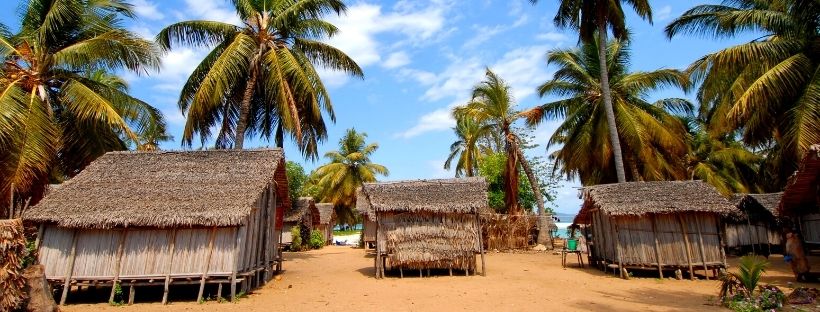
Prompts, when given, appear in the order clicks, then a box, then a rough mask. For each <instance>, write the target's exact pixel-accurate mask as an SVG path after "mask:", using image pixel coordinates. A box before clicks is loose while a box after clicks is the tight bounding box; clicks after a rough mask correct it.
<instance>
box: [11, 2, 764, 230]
mask: <svg viewBox="0 0 820 312" xmlns="http://www.w3.org/2000/svg"><path fill="white" fill-rule="evenodd" d="M700 2H708V1H706V0H704V1H698V4H699V3H700ZM20 3H21V1H15V0H4V1H0V22H3V23H4V24H6V25H9V26H12V28H16V27H17V25H18V23H19V22H18V18H17V16H18V15H19V12H20V9H19V6H20ZM130 3H131V4H133V5H134V6H135V11H136V14H137V16H138V17H137V19H136V20H135V21H129V22H128V23H127V28H128V29H129V30H131V31H133V32H135V33H137V34H139V35H140V36H143V37H145V38H149V39H153V38H154V36H155V35H156V34H157V33H158V32H159V31H160V30H161V29H162V28H163V27H165V26H167V25H169V24H171V23H175V22H179V21H184V20H201V19H205V20H216V21H223V22H228V23H234V24H238V23H240V20H239V18H238V17H237V16H236V14H235V13H234V12H233V11H232V10H231V7H230V2H229V1H227V0H131V1H130ZM557 3H558V1H557V0H541V1H539V2H538V4H537V5H531V4H530V1H529V0H503V1H502V0H462V1H447V0H398V1H376V0H353V1H346V4H347V12H346V13H345V14H344V15H342V16H335V15H329V16H327V20H329V21H330V22H332V23H333V24H334V25H336V26H337V27H338V28H339V30H340V31H339V33H338V34H337V35H336V36H335V37H333V38H330V39H328V40H326V41H327V42H329V43H331V44H332V45H334V46H335V47H337V48H339V49H340V50H342V51H344V52H345V53H347V54H348V55H349V56H351V57H352V58H353V59H354V60H355V61H356V62H357V63H358V64H359V65H360V66H361V67H362V68H363V70H364V73H365V78H364V79H359V78H352V77H347V76H345V75H344V74H342V73H338V72H332V71H327V70H322V71H321V76H322V78H323V81H324V82H325V84H326V85H327V86H328V88H329V92H330V95H331V100H332V103H333V106H334V110H335V113H336V116H337V120H336V123H335V124H328V127H329V133H328V140H327V141H326V142H324V144H323V145H322V146H321V147H320V149H319V152H320V155H323V154H324V153H325V152H327V151H330V150H336V149H337V148H338V144H337V142H338V141H339V139H340V137H341V136H342V135H343V134H344V132H345V130H346V129H348V128H355V129H356V130H357V131H361V132H366V133H367V134H368V141H369V142H377V143H378V144H379V150H378V151H377V152H375V154H374V155H373V157H372V161H373V162H375V163H378V164H382V165H385V166H387V168H388V169H389V170H390V175H389V176H388V177H383V178H381V179H380V180H406V179H423V178H450V177H453V176H454V173H453V172H452V171H448V170H444V168H443V164H444V161H445V160H446V158H447V156H448V154H449V146H450V144H452V143H453V142H454V141H455V140H456V138H455V135H454V134H453V131H452V129H451V128H452V127H453V126H454V125H455V121H454V120H453V119H452V117H451V116H450V110H451V108H452V107H453V106H455V105H460V104H464V103H466V101H467V100H469V97H470V89H471V88H472V87H473V86H474V85H475V84H476V83H478V82H479V81H480V80H481V79H482V78H483V77H484V71H485V68H488V67H489V68H491V69H492V70H493V71H495V72H496V73H497V74H498V75H500V76H501V77H502V78H503V79H504V80H505V81H506V82H507V83H509V84H510V86H511V87H512V92H513V94H514V96H515V99H516V101H517V103H518V109H519V110H523V109H526V108H530V107H533V106H536V105H539V104H543V103H547V102H549V101H552V100H556V99H557V98H540V97H539V96H538V94H537V93H536V92H535V89H536V87H537V86H538V85H539V84H542V83H544V82H546V81H547V80H549V79H551V78H552V73H553V72H554V70H555V68H551V67H548V66H547V64H546V53H547V51H549V50H550V49H555V48H570V47H573V46H575V45H576V43H577V35H576V34H574V33H573V32H572V31H565V30H559V29H556V28H555V27H554V26H553V23H552V18H553V16H554V15H555V11H556V9H557ZM694 4H695V3H694V2H690V1H673V0H656V1H651V5H652V9H653V14H654V16H653V17H654V23H653V24H649V23H648V22H646V21H643V20H641V19H639V18H638V17H637V16H635V15H634V14H632V13H631V12H630V13H629V14H628V15H627V25H629V27H630V29H631V31H632V37H631V38H632V45H631V49H632V55H633V58H632V64H631V69H632V70H655V69H659V68H679V69H682V68H685V67H686V66H687V65H688V64H690V63H692V62H693V61H694V60H696V59H698V58H700V57H702V56H703V55H705V54H707V53H710V52H714V51H717V50H720V49H722V48H725V47H728V46H730V45H733V44H735V43H737V42H740V41H743V40H749V38H735V39H722V40H715V39H711V38H701V37H694V36H679V37H676V38H674V39H673V40H671V41H670V40H668V39H667V38H666V36H665V35H664V33H663V28H664V27H665V26H666V25H667V24H668V23H669V22H670V21H671V20H672V19H674V18H675V17H677V16H680V15H681V14H682V13H683V12H684V11H685V10H687V9H689V8H690V7H691V6H693V5H694ZM207 52H208V49H204V48H203V49H191V48H177V49H174V50H172V51H170V52H169V53H167V54H166V55H164V56H163V57H162V61H163V68H162V70H161V71H160V72H157V73H153V72H152V73H148V74H147V75H146V74H142V75H136V74H132V73H125V74H124V76H125V78H126V79H127V80H128V82H129V84H130V88H131V93H132V95H134V96H136V97H137V98H140V99H142V100H144V101H146V102H148V103H150V104H152V105H154V106H155V107H157V108H159V109H160V110H161V111H162V112H163V113H164V114H165V118H166V120H167V122H168V124H169V132H170V134H171V135H173V136H174V137H175V140H174V141H171V142H166V143H164V144H163V145H162V146H161V147H162V148H163V149H168V150H179V149H182V148H183V147H182V146H181V145H180V138H181V136H182V127H183V125H184V123H185V116H184V115H183V114H182V113H181V112H180V110H179V109H178V107H177V104H176V103H177V99H178V97H179V91H180V89H181V86H182V85H183V84H184V82H185V80H186V79H187V77H188V75H189V74H190V73H191V71H192V70H193V68H194V67H196V66H197V64H198V63H199V62H200V61H201V60H202V58H203V57H204V56H205V55H206V54H207ZM649 97H650V98H649V99H650V100H653V101H654V100H657V99H661V98H664V97H685V98H690V99H692V98H693V95H691V94H683V93H682V92H681V91H677V90H661V91H659V92H656V93H655V94H651V95H650V96H649ZM558 124H559V121H550V122H544V123H542V124H541V125H540V126H539V127H538V128H536V129H534V132H533V133H534V134H535V140H536V142H535V143H538V144H540V146H539V147H537V148H535V149H532V150H529V151H528V152H527V153H528V154H529V155H530V156H545V155H546V153H547V150H546V148H545V146H546V142H547V140H548V139H549V136H550V135H552V133H553V132H554V129H555V128H556V127H557V125H558ZM522 126H523V125H522ZM195 142H198V139H196V140H195ZM209 145H210V146H212V145H213V143H212V142H210V143H209ZM209 145H206V146H209ZM273 145H274V143H273V142H267V141H264V140H260V139H253V140H251V141H250V142H246V144H245V146H246V147H267V146H273ZM198 147H199V146H198V145H197V144H195V146H194V148H198ZM555 148H557V147H551V150H554V149H555ZM285 153H286V156H287V158H288V159H289V160H293V161H297V162H300V163H301V164H302V165H303V166H304V167H305V169H306V170H307V171H308V172H309V171H310V170H312V169H314V168H316V167H318V166H320V165H321V164H322V163H323V162H324V159H320V160H319V161H316V162H312V161H308V160H305V159H304V158H303V157H302V156H301V155H300V153H299V151H298V149H296V147H295V146H294V145H293V144H286V145H285ZM579 186H580V184H579V183H578V181H577V180H572V179H570V180H565V179H562V180H561V182H560V187H559V188H558V189H557V193H558V199H557V201H556V202H555V203H554V207H555V210H556V211H557V212H559V213H565V214H572V213H575V212H577V211H578V210H579V209H580V206H581V200H580V199H579V198H578V187H579Z"/></svg>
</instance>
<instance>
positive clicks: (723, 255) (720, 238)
mask: <svg viewBox="0 0 820 312" xmlns="http://www.w3.org/2000/svg"><path fill="white" fill-rule="evenodd" d="M715 223H716V224H717V228H718V229H720V218H717V217H716V218H715ZM717 235H718V244H719V246H718V247H720V248H718V250H720V260H721V261H723V268H727V265H726V251H725V250H724V248H723V246H724V242H723V235H721V234H720V230H718V231H717ZM767 240H768V235H767Z"/></svg>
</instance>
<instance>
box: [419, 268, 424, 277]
mask: <svg viewBox="0 0 820 312" xmlns="http://www.w3.org/2000/svg"><path fill="white" fill-rule="evenodd" d="M419 277H424V273H422V271H421V269H419Z"/></svg>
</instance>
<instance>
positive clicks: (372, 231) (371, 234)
mask: <svg viewBox="0 0 820 312" xmlns="http://www.w3.org/2000/svg"><path fill="white" fill-rule="evenodd" d="M363 226H364V229H362V231H364V235H363V237H364V241H365V242H375V241H376V222H375V221H371V220H370V218H368V217H367V216H364V224H363Z"/></svg>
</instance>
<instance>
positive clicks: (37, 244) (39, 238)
mask: <svg viewBox="0 0 820 312" xmlns="http://www.w3.org/2000/svg"><path fill="white" fill-rule="evenodd" d="M45 231H46V227H45V223H40V225H39V226H38V227H37V238H36V239H34V250H36V251H37V258H38V259H37V262H40V259H39V258H40V244H41V243H42V242H43V235H44V234H45Z"/></svg>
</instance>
